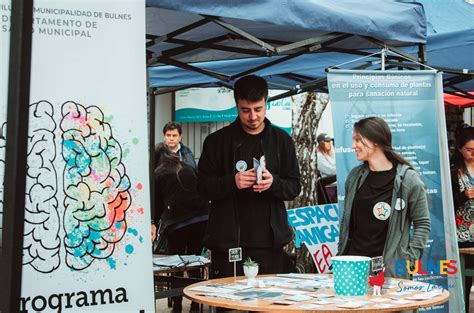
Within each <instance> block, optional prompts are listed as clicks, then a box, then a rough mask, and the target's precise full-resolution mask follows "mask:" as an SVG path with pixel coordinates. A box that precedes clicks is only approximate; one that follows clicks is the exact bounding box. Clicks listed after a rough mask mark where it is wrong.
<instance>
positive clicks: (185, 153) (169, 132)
mask: <svg viewBox="0 0 474 313" xmlns="http://www.w3.org/2000/svg"><path fill="white" fill-rule="evenodd" d="M182 132H183V130H182V128H181V125H180V124H179V123H176V122H168V123H166V125H165V126H164V127H163V137H164V138H163V142H164V143H165V144H166V145H167V146H168V148H169V149H170V150H171V151H173V152H174V153H176V154H178V156H179V159H180V160H181V161H183V162H185V163H186V164H188V165H189V166H191V167H192V168H196V160H195V159H194V154H193V153H192V151H191V149H189V147H187V146H185V145H184V144H183V143H182V142H181V139H182V135H181V134H182Z"/></svg>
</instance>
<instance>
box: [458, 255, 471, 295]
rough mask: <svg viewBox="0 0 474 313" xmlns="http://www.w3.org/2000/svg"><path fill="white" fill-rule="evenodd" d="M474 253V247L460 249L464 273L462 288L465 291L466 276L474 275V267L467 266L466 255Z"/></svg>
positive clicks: (462, 271)
mask: <svg viewBox="0 0 474 313" xmlns="http://www.w3.org/2000/svg"><path fill="white" fill-rule="evenodd" d="M469 254H471V255H472V254H474V248H460V249H459V261H460V262H461V274H462V290H463V292H464V290H465V289H466V288H465V284H466V281H465V279H464V278H465V277H466V276H471V277H472V276H474V269H472V268H466V255H469Z"/></svg>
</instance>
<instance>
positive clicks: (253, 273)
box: [244, 257, 258, 279]
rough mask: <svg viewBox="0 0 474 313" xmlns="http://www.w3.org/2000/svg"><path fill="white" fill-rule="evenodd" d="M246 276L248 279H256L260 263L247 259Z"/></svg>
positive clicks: (245, 263)
mask: <svg viewBox="0 0 474 313" xmlns="http://www.w3.org/2000/svg"><path fill="white" fill-rule="evenodd" d="M244 275H245V277H247V278H248V279H254V278H255V277H257V275H258V263H257V262H255V261H254V260H252V259H251V258H250V257H247V258H246V259H245V261H244Z"/></svg>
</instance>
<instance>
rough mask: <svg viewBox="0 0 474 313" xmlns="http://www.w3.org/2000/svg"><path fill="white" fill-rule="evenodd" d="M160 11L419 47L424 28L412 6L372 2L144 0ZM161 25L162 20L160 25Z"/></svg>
mask: <svg viewBox="0 0 474 313" xmlns="http://www.w3.org/2000/svg"><path fill="white" fill-rule="evenodd" d="M146 4H147V6H150V7H157V8H162V9H168V10H174V11H180V12H189V13H195V14H205V15H214V16H220V17H227V18H233V19H243V20H248V21H255V22H260V23H269V24H273V25H281V26H287V27H294V28H300V29H308V30H313V31H321V32H341V33H349V34H357V35H362V36H370V37H374V38H378V39H384V40H394V41H400V42H412V43H423V42H425V39H426V24H425V15H424V12H423V8H422V6H421V5H420V4H418V3H413V2H411V3H404V2H398V1H393V0H378V1H377V2H376V10H375V8H374V1H370V0H365V1H361V0H338V1H334V0H318V1H311V0H298V1H293V0H280V1H274V0H259V1H255V0H239V1H232V0H217V1H216V0H214V1H211V0H199V1H196V0H181V1H175V0H147V1H146ZM160 22H162V21H160Z"/></svg>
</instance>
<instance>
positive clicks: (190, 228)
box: [154, 144, 208, 312]
mask: <svg viewBox="0 0 474 313" xmlns="http://www.w3.org/2000/svg"><path fill="white" fill-rule="evenodd" d="M155 153H156V155H155V157H156V162H157V167H156V169H155V172H154V176H155V195H156V208H155V217H159V218H160V223H159V226H158V232H159V236H166V238H167V242H168V249H167V253H168V254H178V255H185V254H187V255H189V254H195V255H201V251H202V249H203V238H204V233H205V229H206V224H207V218H208V212H207V203H206V202H205V201H204V200H202V198H201V197H200V196H199V194H198V192H197V174H196V170H195V169H193V168H192V167H191V166H189V165H188V164H186V163H184V162H182V161H180V160H179V157H178V155H177V154H175V153H173V152H171V151H170V150H169V148H168V147H167V146H166V145H165V144H159V145H158V146H157V148H156V151H155ZM188 273H189V275H190V277H200V272H199V270H196V271H189V272H188ZM181 275H182V273H181ZM172 300H173V312H179V311H181V302H182V297H174V298H173V299H172ZM198 309H199V305H198V304H197V303H194V302H193V303H191V310H192V311H194V310H198Z"/></svg>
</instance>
